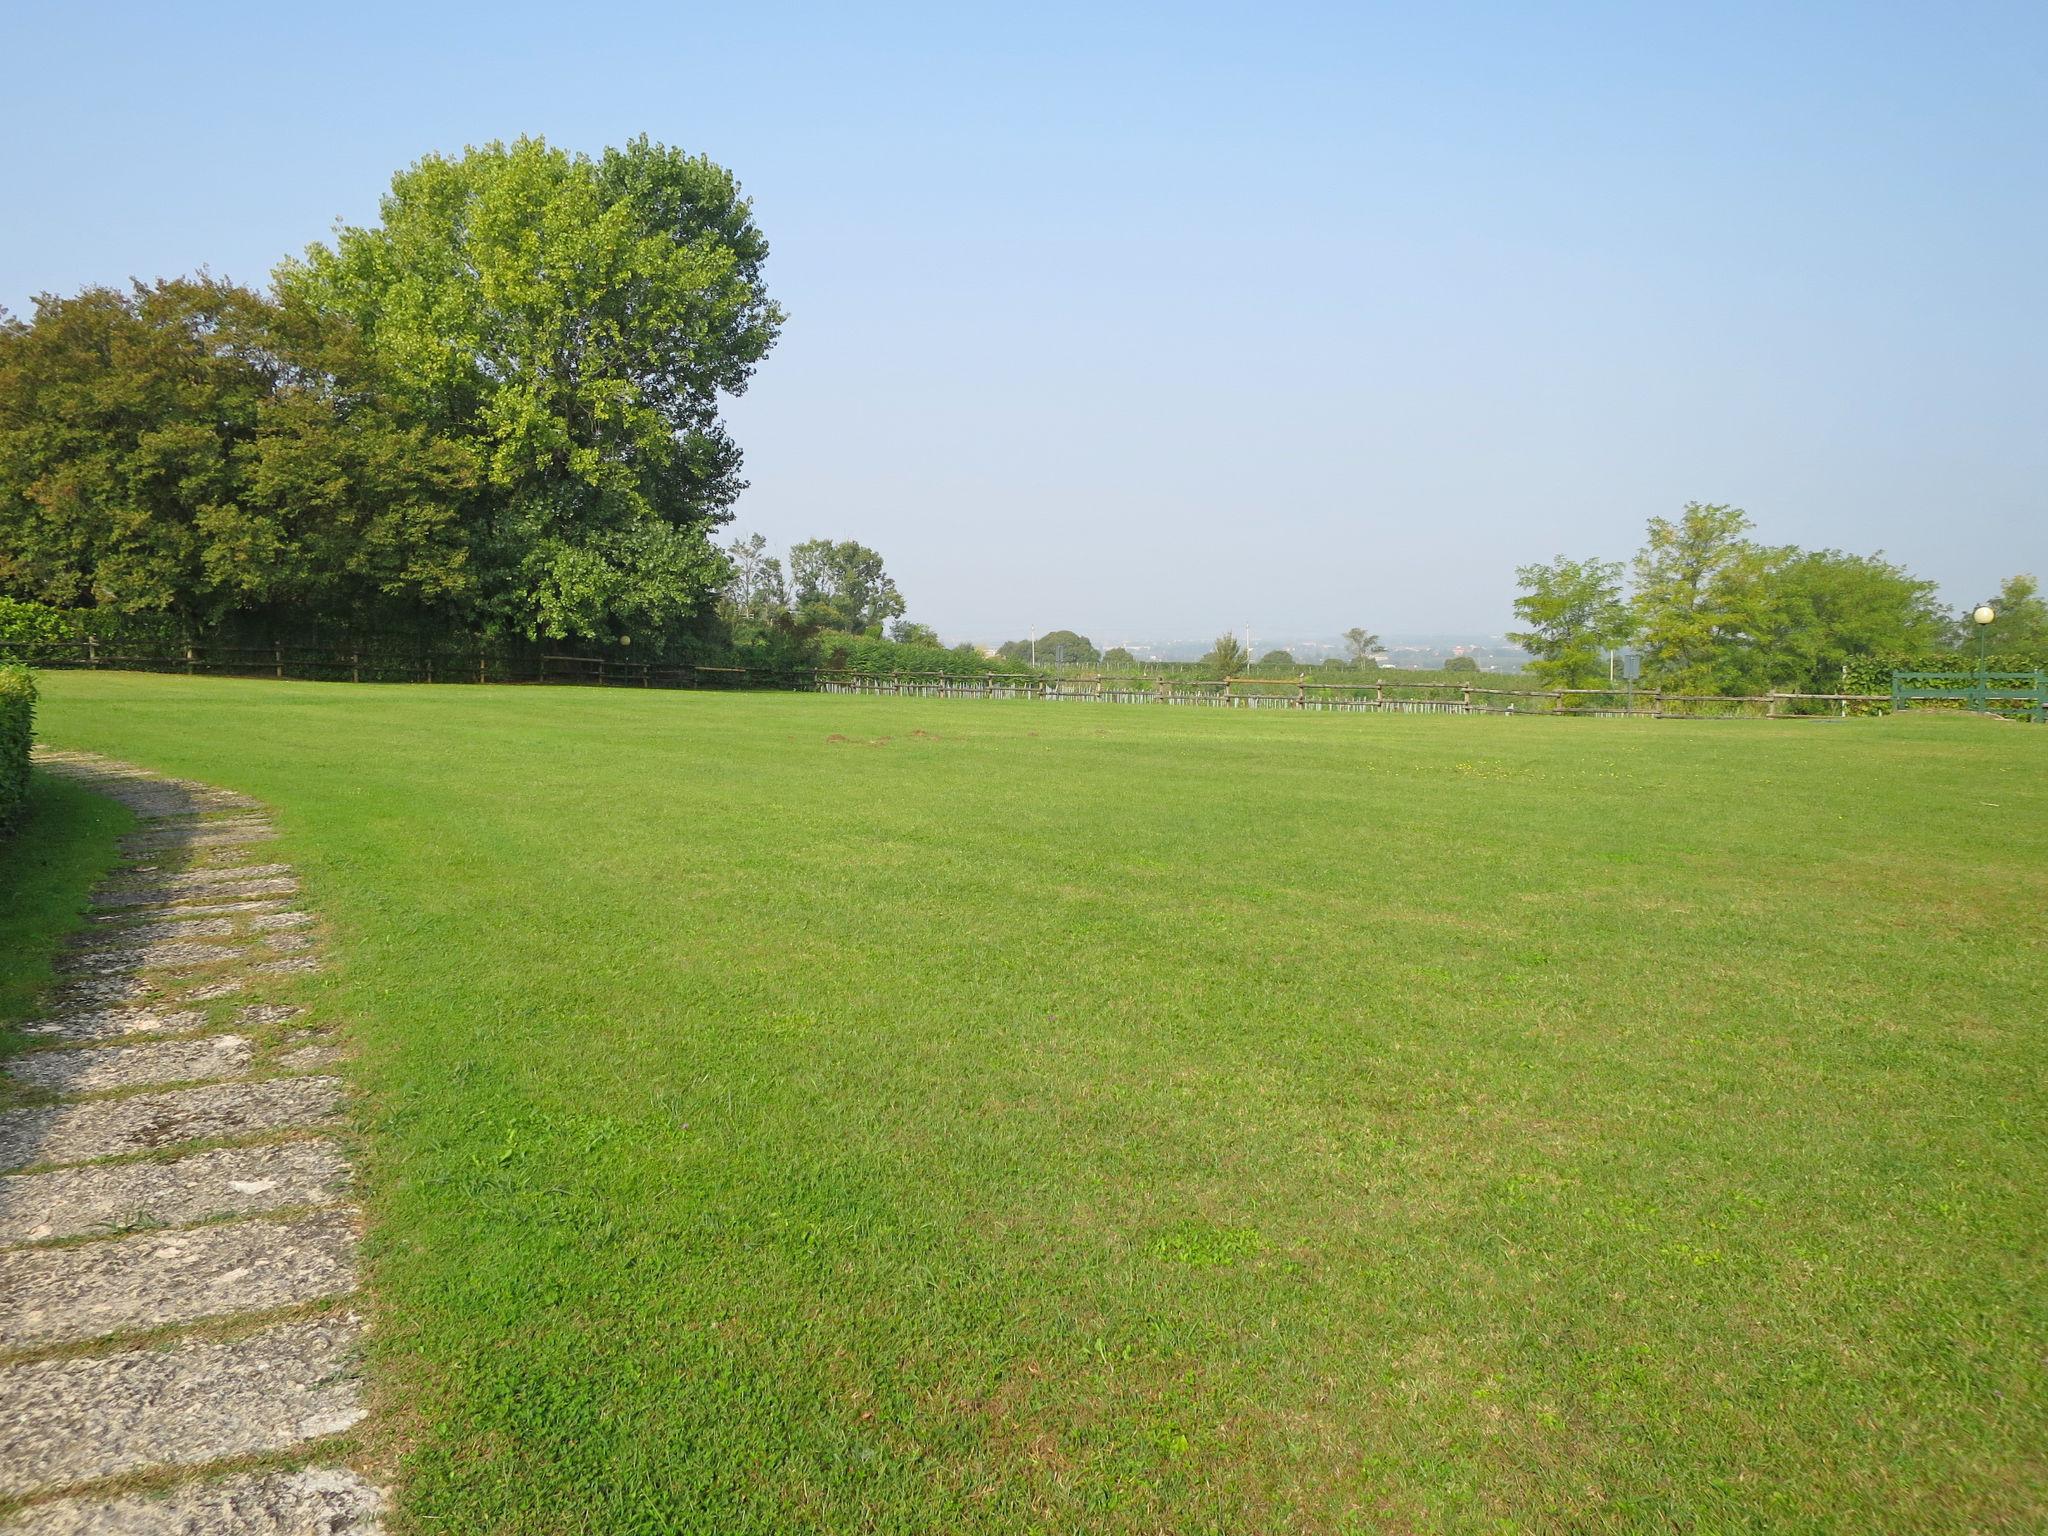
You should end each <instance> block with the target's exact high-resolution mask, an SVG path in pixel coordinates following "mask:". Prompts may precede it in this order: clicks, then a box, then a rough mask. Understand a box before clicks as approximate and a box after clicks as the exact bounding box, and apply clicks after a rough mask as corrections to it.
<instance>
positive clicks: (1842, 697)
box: [815, 671, 1891, 720]
mask: <svg viewBox="0 0 2048 1536" xmlns="http://www.w3.org/2000/svg"><path fill="white" fill-rule="evenodd" d="M815 686H816V688H817V691H818V692H820V693H843V694H885V695H889V696H891V697H910V698H946V699H1042V700H1076V701H1080V702H1086V703H1097V704H1165V705H1178V706H1183V707H1194V708H1209V709H1218V708H1221V709H1301V710H1320V711H1340V712H1353V713H1380V714H1412V715H1423V714H1434V715H1592V716H1613V717H1617V718H1620V717H1634V718H1641V719H1646V720H1749V719H1787V720H1792V719H1820V718H1840V717H1843V716H1846V715H1848V714H1850V713H1851V712H1852V711H1858V712H1862V713H1870V712H1871V711H1872V710H1873V709H1877V708H1883V707H1888V706H1889V705H1890V703H1891V697H1890V695H1889V694H1882V693H1760V694H1690V693H1683V694H1682V693H1664V692H1662V691H1660V690H1657V689H1625V688H1542V689H1528V688H1489V687H1485V686H1483V685H1480V684H1476V683H1474V684H1465V683H1420V682H1403V681H1402V680H1401V679H1400V678H1399V677H1398V675H1396V676H1392V677H1384V678H1378V679H1375V680H1373V681H1371V682H1363V681H1358V682H1343V683H1317V682H1310V681H1309V680H1308V679H1307V678H1306V677H1297V678H1291V679H1281V678H1273V677H1225V678H1209V679H1204V678H1132V677H1060V678H1047V677H1039V676H1037V675H1035V674H1029V673H995V674H991V675H989V676H987V677H983V678H961V677H953V676H949V675H947V674H944V673H937V672H890V673H864V672H827V671H821V672H819V673H818V674H817V681H816V685H815Z"/></svg>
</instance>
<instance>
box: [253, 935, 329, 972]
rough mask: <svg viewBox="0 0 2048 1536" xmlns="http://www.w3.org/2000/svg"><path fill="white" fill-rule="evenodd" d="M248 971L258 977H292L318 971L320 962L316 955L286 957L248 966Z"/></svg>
mask: <svg viewBox="0 0 2048 1536" xmlns="http://www.w3.org/2000/svg"><path fill="white" fill-rule="evenodd" d="M280 937H282V935H280ZM249 969H250V970H252V971H254V972H255V973H256V974H257V975H259V976H294V975H298V974H300V973H301V972H305V971H317V970H319V969H320V960H319V957H318V956H317V955H287V956H285V958H284V959H282V960H266V961H264V962H263V963H262V964H261V965H252V966H250V967H249Z"/></svg>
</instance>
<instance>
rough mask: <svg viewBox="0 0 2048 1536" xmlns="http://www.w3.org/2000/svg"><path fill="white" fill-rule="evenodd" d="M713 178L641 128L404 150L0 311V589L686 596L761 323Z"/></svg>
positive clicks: (570, 635) (573, 600)
mask: <svg viewBox="0 0 2048 1536" xmlns="http://www.w3.org/2000/svg"><path fill="white" fill-rule="evenodd" d="M766 257H767V244H766V242H765V240H764V239H763V238H762V236H761V234H760V232H759V230H758V229H756V227H755V226H754V223H753V218H752V213H751V209H750V207H749V205H748V204H747V202H746V200H745V199H744V198H742V197H741V196H740V194H739V189H738V186H737V184H736V183H735V182H734V181H733V179H732V177H731V176H730V174H728V173H727V172H726V171H724V170H722V169H720V168H719V167H717V166H715V165H713V164H711V162H709V161H708V160H704V159H702V158H698V157H691V156H687V155H684V154H682V153H680V152H679V151H676V150H672V149H667V148H664V147H663V146H660V145H657V144H654V143H652V142H651V141H649V140H647V139H645V138H641V139H637V140H635V141H633V142H632V143H630V144H628V145H626V146H624V147H623V148H619V149H612V150H607V151H605V152H604V154H603V155H602V156H601V157H600V158H598V159H591V158H590V157H588V156H584V155H579V154H570V153H568V152H566V151H564V150H561V149H557V148H554V147H553V146H551V145H548V144H546V143H545V142H544V141H541V140H538V139H521V140H518V141H516V142H514V143H512V144H510V145H505V144H489V145H485V146H483V147H482V148H479V149H471V150H468V151H466V152H464V153H463V154H461V155H459V156H438V155H434V156H428V157H427V158H426V159H423V160H421V161H420V162H419V163H418V164H416V165H414V166H412V167H410V168H408V169H407V170H404V171H401V172H400V173H399V174H398V175H397V176H396V177H395V178H394V179H393V181H392V184H391V190H390V192H389V193H388V194H387V195H386V197H385V198H384V200H383V204H382V209H381V220H380V222H379V223H377V224H375V225H373V226H370V227H367V228H347V227H344V228H342V229H340V230H339V231H338V232H337V234H336V236H335V239H334V241H333V243H332V244H331V245H326V244H322V245H315V246H314V247H312V248H311V249H310V250H309V251H308V252H307V253H306V255H305V256H304V258H303V259H301V260H297V261H288V262H285V263H284V264H283V265H281V266H280V267H279V269H278V272H277V275H276V282H275V285H274V289H273V291H272V292H271V293H270V294H259V293H256V292H254V291H252V290H250V289H246V288H240V287H235V286H233V285H230V284H226V283H221V282H217V281H215V280H213V279H210V278H205V277H200V278H182V279H174V280H170V281H165V282H159V283H156V284H153V285H136V287H135V288H134V289H133V291H132V292H128V293H121V292H117V291H115V290H112V289H105V288H95V289H88V290H86V291H85V292H83V293H81V294H79V295H77V296H76V297H73V298H69V299H65V298H58V297H55V296H47V295H46V296H44V297H43V298H41V299H39V300H38V301H37V305H36V312H35V315H34V317H33V318H32V319H31V320H29V321H27V322H21V321H11V320H10V321H7V322H6V323H5V324H4V326H0V550H4V554H0V591H5V592H8V593H11V594H14V595H17V596H20V597H24V598H33V599H36V600H39V601H44V602H49V603H53V604H56V605H59V606H65V607H98V608H111V609H114V610H117V611H120V612H124V613H165V614H172V615H176V616H178V617H179V618H181V619H183V620H185V621H187V622H188V623H191V624H195V625H196V624H205V623H215V622H219V621H220V620H222V619H224V618H226V617H228V616H230V615H234V614H250V613H263V612H266V611H268V612H274V613H280V614H290V615H293V616H296V617H300V618H328V619H339V620H343V621H346V622H350V623H361V622H375V621H378V620H382V619H388V618H390V617H392V616H394V615H399V614H403V615H409V616H412V617H415V618H421V617H424V618H429V619H431V620H433V621H434V622H435V623H437V624H441V625H445V626H450V627H458V628H462V629H467V630H472V631H476V632H480V633H507V634H519V635H525V636H528V637H531V638H536V639H538V638H548V639H581V640H593V641H605V640H613V639H630V638H631V637H632V636H634V635H635V634H648V633H660V632H664V631H669V630H673V629H674V628H675V627H676V626H678V625H682V624H687V623H690V622H693V621H695V620H697V619H699V618H701V617H702V616H703V615H704V614H705V613H706V612H707V611H708V609H709V607H710V605H711V600H712V598H713V597H714V595H715V594H716V593H717V592H718V590H719V589H720V588H721V587H722V586H724V585H725V582H726V578H727V574H728V573H727V564H726V556H725V555H724V554H723V553H722V552H721V551H719V550H718V549H717V548H716V547H715V546H714V545H713V543H712V535H713V534H714V532H715V531H716V529H717V528H718V526H719V525H720V524H721V523H723V522H724V521H725V520H726V518H727V516H728V515H729V514H728V508H729V507H730V505H731V502H732V500H733V497H734V496H735V495H737V494H738V492H739V490H740V489H741V487H742V484H743V482H742V481H741V480H740V478H739V468H740V455H739V450H738V448H737V447H736V446H735V445H734V443H733V442H732V440H731V438H730V437H729V436H728V435H727V433H726V430H725V427H724V425H723V422H722V421H721V419H720V416H719V410H720V404H721V401H722V400H723V399H724V398H725V397H727V396H731V395H736V394H738V393H740V392H741V391H742V390H744V389H745V387H746V385H747V382H748V379H749V378H750V377H751V375H752V372H753V369H754V367H755V366H756V365H757V364H758V363H759V362H760V360H761V359H762V357H764V356H765V355H766V353H767V351H768V349H769V348H770V346H772V345H773V343H774V340H775V337H776V335H777V333H778V331H779V329H780V326H781V321H782V316H781V312H780V311H779V310H778V309H777V307H776V306H775V305H774V304H773V303H772V302H771V301H770V300H769V298H768V297H767V293H766V290H765V288H764V287H763V284H762V276H761V273H762V266H763V263H764V262H765V260H766Z"/></svg>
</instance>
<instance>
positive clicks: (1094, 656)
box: [1038, 629, 1102, 667]
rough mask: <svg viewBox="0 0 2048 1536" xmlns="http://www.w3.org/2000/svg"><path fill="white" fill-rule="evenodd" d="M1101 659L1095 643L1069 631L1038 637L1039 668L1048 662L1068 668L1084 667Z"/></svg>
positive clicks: (1059, 630)
mask: <svg viewBox="0 0 2048 1536" xmlns="http://www.w3.org/2000/svg"><path fill="white" fill-rule="evenodd" d="M1101 659H1102V653H1101V652H1100V651H1098V650H1096V649H1095V642H1094V641H1092V640H1090V639H1089V638H1088V637H1087V636H1086V635H1077V634H1075V633H1074V631H1073V630H1071V629H1056V630H1053V631H1052V632H1051V633H1050V634H1044V635H1040V636H1039V637H1038V661H1039V665H1040V666H1044V665H1045V664H1046V663H1048V662H1050V663H1053V664H1055V665H1060V666H1068V667H1074V666H1085V665H1088V664H1091V663H1093V662H1097V661H1100V660H1101Z"/></svg>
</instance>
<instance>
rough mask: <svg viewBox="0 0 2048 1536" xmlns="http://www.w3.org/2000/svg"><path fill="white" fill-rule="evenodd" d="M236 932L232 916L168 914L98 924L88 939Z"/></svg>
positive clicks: (141, 940) (138, 940)
mask: <svg viewBox="0 0 2048 1536" xmlns="http://www.w3.org/2000/svg"><path fill="white" fill-rule="evenodd" d="M234 931H235V924H234V920H233V919H232V918H226V917H166V918H151V919H150V920H148V921H147V922H139V923H118V924H110V925H109V926H107V927H105V928H98V927H95V928H92V929H90V930H88V932H87V935H86V938H87V942H89V943H97V944H149V943H154V942H156V941H157V940H159V939H224V938H226V937H227V936H228V935H229V934H231V933H233V932H234Z"/></svg>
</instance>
